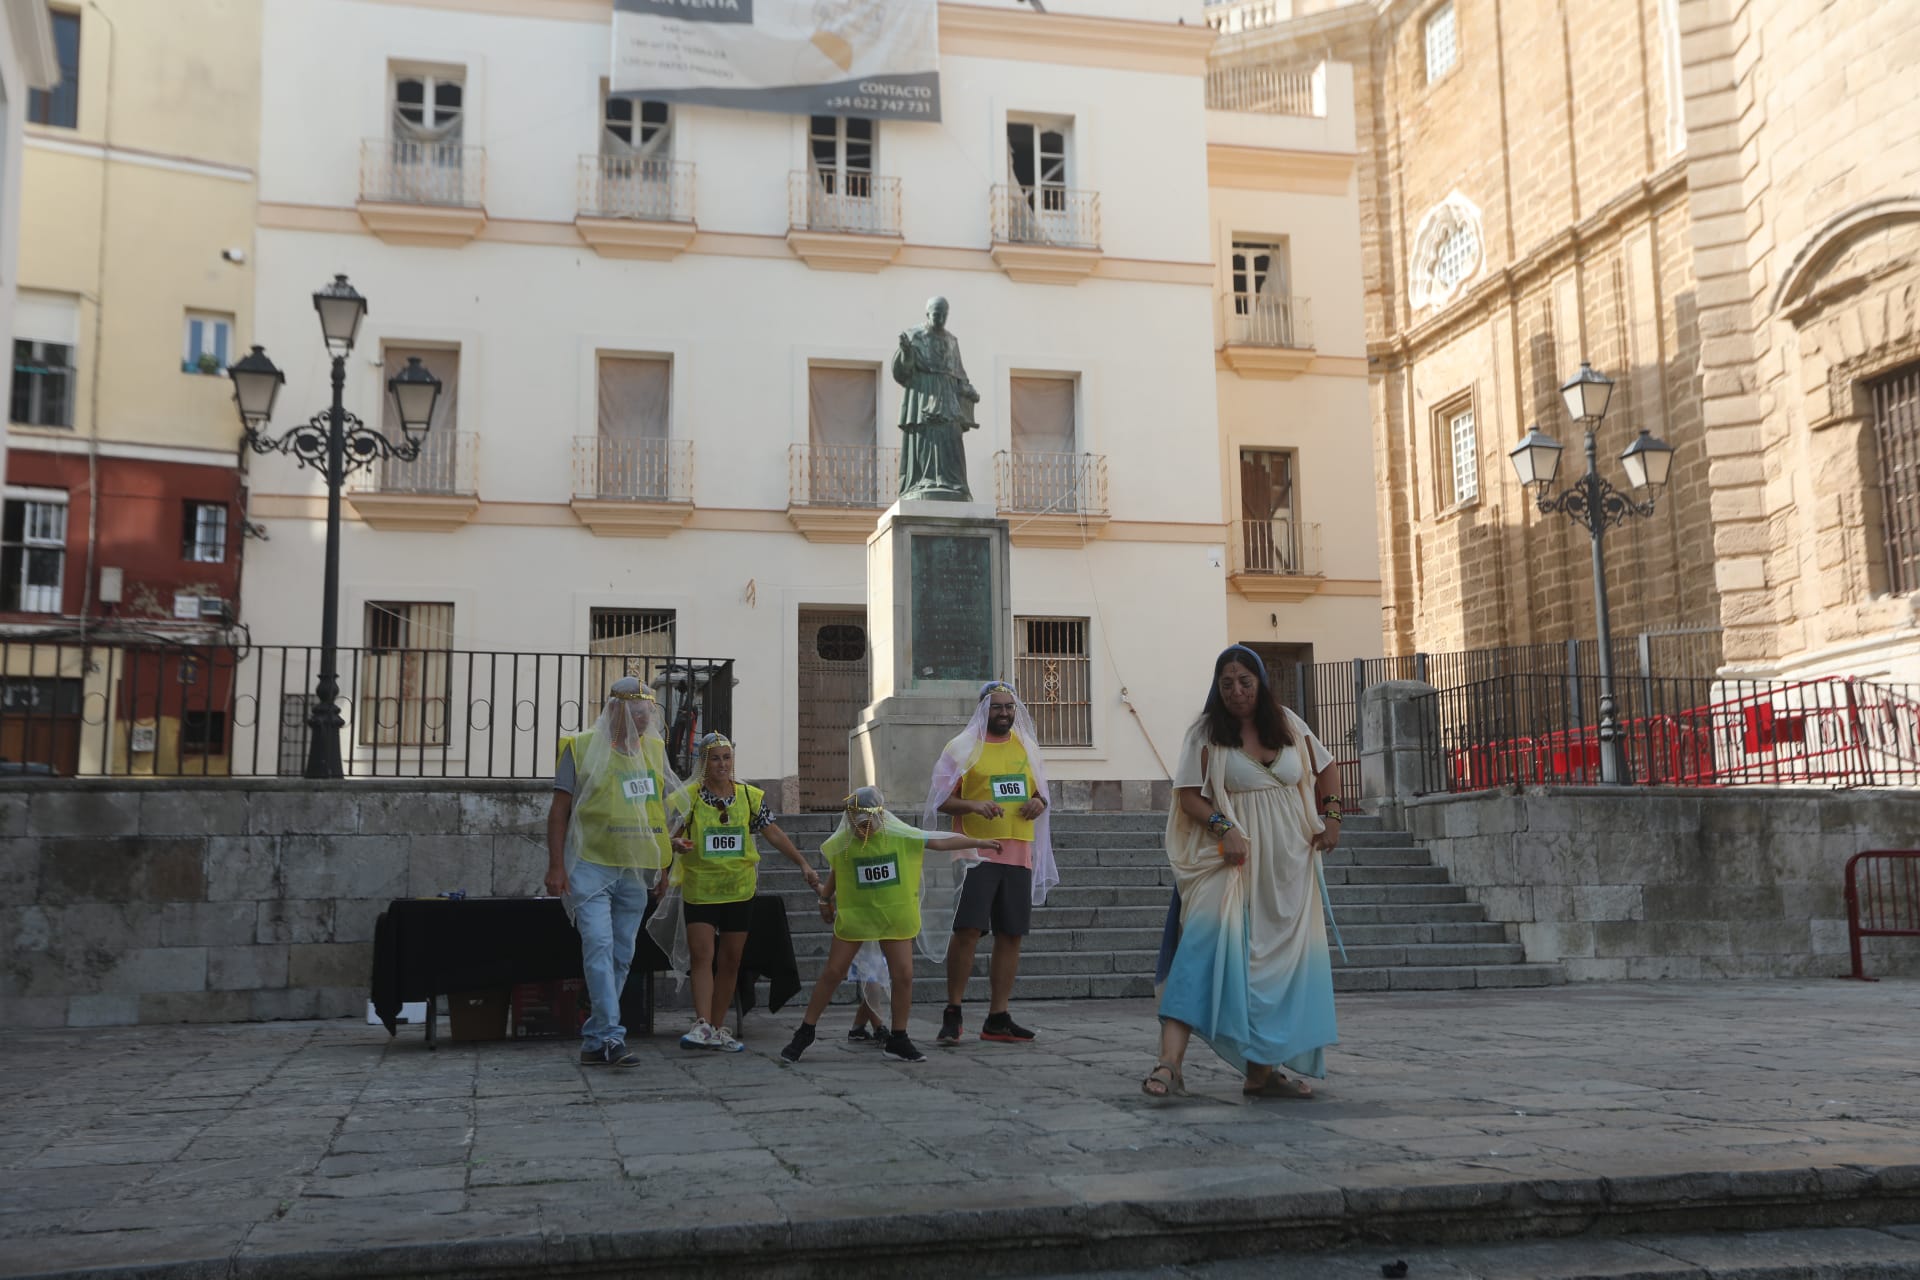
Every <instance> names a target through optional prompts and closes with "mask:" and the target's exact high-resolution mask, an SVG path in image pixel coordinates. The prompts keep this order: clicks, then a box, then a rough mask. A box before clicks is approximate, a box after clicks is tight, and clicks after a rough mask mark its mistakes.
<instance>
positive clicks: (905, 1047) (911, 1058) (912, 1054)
mask: <svg viewBox="0 0 1920 1280" xmlns="http://www.w3.org/2000/svg"><path fill="white" fill-rule="evenodd" d="M886 1055H887V1056H888V1057H889V1058H892V1059H893V1060H894V1061H895V1062H925V1061H926V1060H927V1055H926V1054H924V1053H922V1052H920V1051H919V1050H918V1049H916V1048H914V1047H913V1041H911V1040H909V1039H907V1033H906V1032H904V1031H895V1032H893V1033H892V1034H891V1035H889V1036H888V1037H887V1048H886Z"/></svg>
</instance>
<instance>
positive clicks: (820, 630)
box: [800, 609, 870, 812]
mask: <svg viewBox="0 0 1920 1280" xmlns="http://www.w3.org/2000/svg"><path fill="white" fill-rule="evenodd" d="M869 663H870V659H869V657H868V653H867V611H866V610H865V609H802V610H801V611H800V807H801V808H802V809H807V810H811V811H815V812H830V811H833V810H836V809H838V808H839V807H840V802H841V801H842V800H844V799H845V798H846V795H847V789H848V787H847V783H848V780H847V735H848V734H849V733H851V732H852V731H853V726H854V724H855V722H857V721H858V720H859V718H860V711H861V708H863V707H865V706H866V705H867V698H868V694H869V691H870V686H869V684H868V667H869Z"/></svg>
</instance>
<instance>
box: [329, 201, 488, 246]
mask: <svg viewBox="0 0 1920 1280" xmlns="http://www.w3.org/2000/svg"><path fill="white" fill-rule="evenodd" d="M354 208H356V209H357V210H358V211H359V213H360V221H362V222H364V223H365V224H366V225H367V230H369V231H371V232H373V234H374V235H376V236H378V237H380V238H381V239H382V240H384V241H386V242H387V243H388V244H408V245H425V246H427V247H430V248H438V249H457V248H459V247H460V246H461V245H463V244H465V243H467V242H468V241H469V240H471V239H473V238H474V237H475V236H477V235H479V234H480V229H481V228H482V227H484V226H486V225H487V211H486V210H485V209H482V208H478V207H476V206H468V205H445V204H390V203H388V202H386V201H380V200H362V201H360V202H359V203H358V204H356V205H355V206H354Z"/></svg>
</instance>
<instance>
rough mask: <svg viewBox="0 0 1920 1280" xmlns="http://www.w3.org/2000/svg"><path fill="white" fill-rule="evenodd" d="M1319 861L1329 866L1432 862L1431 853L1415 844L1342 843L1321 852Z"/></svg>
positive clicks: (1424, 863)
mask: <svg viewBox="0 0 1920 1280" xmlns="http://www.w3.org/2000/svg"><path fill="white" fill-rule="evenodd" d="M1321 862H1322V863H1324V864H1325V865H1326V866H1329V867H1352V866H1361V867H1424V866H1428V865H1430V864H1431V863H1432V862H1433V855H1432V854H1429V853H1428V852H1427V851H1426V850H1425V849H1422V848H1420V847H1419V846H1417V845H1407V846H1405V847H1400V846H1394V847H1392V848H1383V847H1380V846H1377V845H1369V846H1368V847H1366V848H1364V849H1355V848H1352V847H1350V846H1348V845H1346V844H1342V845H1341V846H1340V847H1339V848H1337V849H1329V850H1328V851H1327V852H1326V853H1324V854H1322V855H1321Z"/></svg>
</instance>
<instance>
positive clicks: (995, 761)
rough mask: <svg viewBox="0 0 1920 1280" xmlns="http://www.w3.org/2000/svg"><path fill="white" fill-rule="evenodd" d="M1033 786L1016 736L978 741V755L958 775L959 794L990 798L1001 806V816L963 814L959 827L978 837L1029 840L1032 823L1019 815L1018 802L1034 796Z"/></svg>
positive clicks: (1023, 752) (966, 796)
mask: <svg viewBox="0 0 1920 1280" xmlns="http://www.w3.org/2000/svg"><path fill="white" fill-rule="evenodd" d="M1033 789H1034V782H1033V770H1032V768H1031V767H1029V765H1028V764H1027V749H1026V748H1025V747H1023V746H1021V745H1020V740H1019V739H1018V738H1015V737H1012V736H1011V735H1009V736H1008V738H1007V740H1006V741H1005V742H983V743H981V744H980V758H979V759H978V760H975V761H974V762H973V765H972V766H971V767H970V768H969V769H968V770H967V771H966V773H964V774H962V775H961V777H960V798H961V799H962V800H991V801H993V802H994V803H995V804H997V805H999V806H1000V816H999V817H998V818H976V817H974V816H973V815H972V814H970V813H969V814H963V815H962V816H961V818H960V830H962V831H964V832H966V833H967V834H968V835H970V836H973V837H974V838H975V839H979V840H1032V839H1033V824H1032V823H1031V822H1028V821H1026V820H1025V819H1023V818H1021V817H1020V806H1021V805H1024V804H1025V803H1026V802H1027V801H1029V800H1031V799H1032V798H1033Z"/></svg>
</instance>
